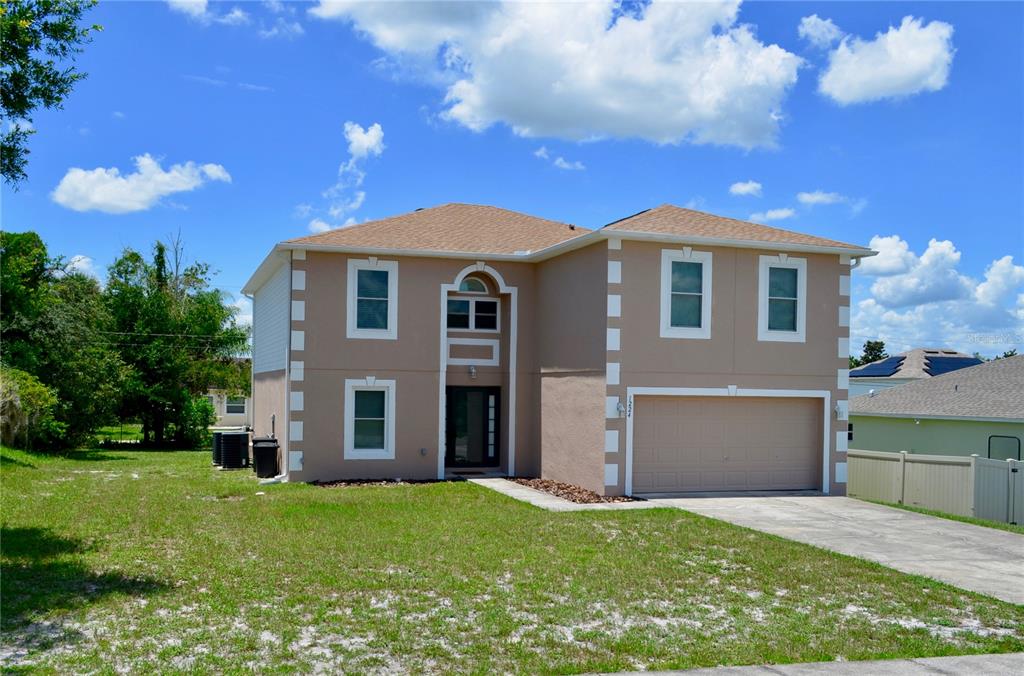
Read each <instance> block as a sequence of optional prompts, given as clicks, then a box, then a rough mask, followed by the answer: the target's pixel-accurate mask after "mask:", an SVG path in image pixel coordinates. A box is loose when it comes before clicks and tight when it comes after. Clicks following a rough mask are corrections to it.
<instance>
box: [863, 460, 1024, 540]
mask: <svg viewBox="0 0 1024 676" xmlns="http://www.w3.org/2000/svg"><path fill="white" fill-rule="evenodd" d="M846 455H847V485H846V493H847V495H849V496H851V497H855V498H864V499H866V500H879V501H881V502H892V503H896V504H901V505H911V506H914V507H924V508H926V509H934V510H937V511H940V512H946V513H948V514H958V515H960V516H973V517H976V518H979V519H989V520H991V521H1003V522H1005V523H1017V524H1019V523H1024V472H1021V471H1020V468H1021V467H1022V466H1024V463H1022V462H1020V461H1018V460H990V459H989V458H981V457H978V456H977V455H972V456H969V457H957V456H948V455H918V454H916V453H906V452H901V453H886V452H883V451H858V450H853V449H850V450H849V451H847V454H846Z"/></svg>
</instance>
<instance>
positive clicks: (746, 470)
mask: <svg viewBox="0 0 1024 676" xmlns="http://www.w3.org/2000/svg"><path fill="white" fill-rule="evenodd" d="M634 405H635V407H636V410H635V411H634V416H635V419H634V423H633V492H634V493H652V492H654V493H660V492H691V491H693V492H699V491H753V490H797V489H820V488H821V450H822V449H821V444H822V431H821V424H822V401H821V399H795V398H793V399H789V398H762V397H753V398H748V397H636V399H635V402H634Z"/></svg>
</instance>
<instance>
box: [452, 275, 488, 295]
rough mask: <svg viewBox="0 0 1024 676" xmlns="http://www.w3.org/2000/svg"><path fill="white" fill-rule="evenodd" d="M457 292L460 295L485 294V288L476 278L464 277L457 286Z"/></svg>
mask: <svg viewBox="0 0 1024 676" xmlns="http://www.w3.org/2000/svg"><path fill="white" fill-rule="evenodd" d="M459 291H461V292H462V293H487V287H486V286H485V285H484V283H483V282H482V281H480V280H479V279H477V278H476V277H466V278H465V279H464V280H462V283H461V284H459Z"/></svg>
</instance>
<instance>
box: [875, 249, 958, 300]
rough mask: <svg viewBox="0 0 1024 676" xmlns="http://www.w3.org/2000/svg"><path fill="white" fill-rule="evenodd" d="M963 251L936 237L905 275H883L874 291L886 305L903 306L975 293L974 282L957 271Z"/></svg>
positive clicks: (878, 298)
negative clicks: (973, 290) (973, 289)
mask: <svg viewBox="0 0 1024 676" xmlns="http://www.w3.org/2000/svg"><path fill="white" fill-rule="evenodd" d="M960 257H961V254H960V252H959V251H958V250H957V248H956V247H955V246H954V245H953V243H952V242H950V241H949V240H943V241H939V240H937V239H932V240H931V241H929V242H928V248H927V249H925V252H924V253H923V254H922V255H921V257H920V258H917V257H916V256H915V258H914V260H913V262H912V263H911V264H910V266H909V269H908V270H907V271H906V272H904V273H901V274H896V275H889V276H885V277H879V278H878V279H876V280H875V282H874V284H872V285H871V293H872V295H873V296H874V297H875V300H877V301H878V302H879V303H880V304H882V305H883V306H885V307H891V308H901V307H909V306H911V305H921V304H924V303H937V302H939V301H944V300H957V299H961V298H967V297H969V296H970V295H971V292H972V285H971V281H970V280H969V279H968V278H967V277H965V276H963V275H961V274H960V273H959V272H958V271H957V266H959V264H960Z"/></svg>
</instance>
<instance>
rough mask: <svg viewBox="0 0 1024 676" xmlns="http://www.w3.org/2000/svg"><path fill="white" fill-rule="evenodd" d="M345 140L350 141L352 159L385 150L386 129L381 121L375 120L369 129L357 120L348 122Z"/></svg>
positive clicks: (358, 158)
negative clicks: (357, 122) (381, 124)
mask: <svg viewBox="0 0 1024 676" xmlns="http://www.w3.org/2000/svg"><path fill="white" fill-rule="evenodd" d="M345 140H346V141H348V154H349V155H350V156H351V159H352V161H357V160H361V159H363V158H364V157H367V156H369V155H376V156H379V155H380V154H381V153H383V152H384V129H383V128H382V127H381V126H380V123H379V122H374V123H373V124H371V125H370V126H369V128H368V129H363V128H362V127H361V126H360V125H358V124H356V123H355V122H346V123H345Z"/></svg>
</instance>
